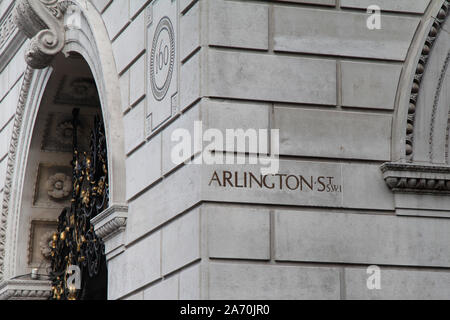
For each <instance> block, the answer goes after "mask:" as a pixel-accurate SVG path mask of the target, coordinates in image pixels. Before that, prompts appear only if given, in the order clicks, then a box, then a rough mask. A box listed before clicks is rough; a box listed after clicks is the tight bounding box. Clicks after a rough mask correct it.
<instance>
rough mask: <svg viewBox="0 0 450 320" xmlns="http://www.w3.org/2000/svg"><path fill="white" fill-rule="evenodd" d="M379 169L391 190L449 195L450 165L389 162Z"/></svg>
mask: <svg viewBox="0 0 450 320" xmlns="http://www.w3.org/2000/svg"><path fill="white" fill-rule="evenodd" d="M381 171H382V173H383V178H384V180H385V181H386V184H387V185H388V187H389V189H391V190H392V191H393V192H398V193H416V194H443V195H447V194H448V195H450V166H446V165H432V164H416V163H400V162H398V163H396V162H391V163H385V164H383V165H382V166H381Z"/></svg>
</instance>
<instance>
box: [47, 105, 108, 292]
mask: <svg viewBox="0 0 450 320" xmlns="http://www.w3.org/2000/svg"><path fill="white" fill-rule="evenodd" d="M79 124H80V123H79V109H74V110H73V120H72V125H73V160H72V168H73V177H72V182H73V191H72V200H71V207H70V208H65V209H64V210H63V212H62V213H61V215H60V216H59V219H58V231H57V233H55V234H54V235H53V241H52V253H51V255H52V257H51V258H52V261H51V272H50V278H51V280H52V292H53V295H52V297H51V299H53V300H95V299H106V292H107V288H106V286H107V269H106V259H105V254H104V252H105V246H104V243H103V241H102V240H101V239H100V238H98V237H97V236H96V235H95V232H94V228H93V226H92V225H91V223H90V221H91V219H92V218H94V217H95V216H97V215H98V214H99V213H101V212H102V211H103V210H105V209H106V208H107V207H108V198H109V195H108V165H107V163H108V162H107V149H106V137H105V130H104V126H103V121H102V119H101V118H100V117H99V116H96V117H95V120H94V128H93V130H92V132H91V136H90V152H89V153H87V152H81V151H80V150H79V147H78V128H79ZM74 269H75V270H76V271H77V272H75V274H73V276H71V275H72V271H73V270H74ZM72 279H74V280H79V281H74V282H72V281H71V280H72ZM77 282H79V284H78V285H76V284H77Z"/></svg>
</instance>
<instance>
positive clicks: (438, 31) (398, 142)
mask: <svg viewBox="0 0 450 320" xmlns="http://www.w3.org/2000/svg"><path fill="white" fill-rule="evenodd" d="M449 9H450V1H449V0H440V1H436V2H435V3H434V5H433V7H432V8H431V10H429V12H428V16H427V17H426V18H425V22H424V23H423V24H422V26H421V28H420V29H419V32H418V35H417V37H416V38H417V41H416V42H415V44H414V45H413V46H412V48H411V52H412V54H411V57H410V58H409V61H408V65H407V66H406V67H405V70H404V72H403V79H402V81H401V85H400V87H399V97H398V108H397V110H396V114H395V118H396V121H395V126H394V130H393V142H392V144H393V145H392V150H393V155H392V160H393V161H396V162H406V163H413V162H415V163H416V162H417V163H435V164H444V163H445V162H444V161H443V155H444V154H445V151H443V150H444V149H445V146H444V148H443V147H442V145H440V140H442V138H443V137H444V140H447V138H446V136H447V134H446V133H445V132H444V131H443V130H442V127H443V125H444V124H443V122H442V121H441V120H443V117H442V115H443V114H446V113H448V112H446V109H448V105H450V100H448V99H447V97H444V96H443V94H445V92H446V91H445V87H446V81H447V80H446V77H448V75H450V73H449V72H448V61H449V58H450V55H449V54H448V52H449V50H448V49H449V48H448V47H450V41H449V37H450V35H449V34H448V33H447V32H442V30H444V29H445V30H448V27H449V25H450V22H449V19H447V17H448V15H449ZM436 74H437V75H438V76H437V77H436ZM445 118H447V117H445ZM445 121H447V120H445ZM445 127H446V128H447V125H446V124H445ZM444 130H445V129H444ZM443 132H444V133H443Z"/></svg>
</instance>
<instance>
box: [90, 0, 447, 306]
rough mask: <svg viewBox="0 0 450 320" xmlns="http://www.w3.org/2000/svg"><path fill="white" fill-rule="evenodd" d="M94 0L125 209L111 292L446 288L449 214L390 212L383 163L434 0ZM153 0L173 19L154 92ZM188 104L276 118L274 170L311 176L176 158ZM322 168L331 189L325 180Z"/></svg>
mask: <svg viewBox="0 0 450 320" xmlns="http://www.w3.org/2000/svg"><path fill="white" fill-rule="evenodd" d="M93 2H94V3H95V4H96V6H97V8H98V10H99V11H100V12H102V15H103V17H104V21H105V24H106V26H107V28H108V31H109V33H110V38H111V41H112V42H113V48H114V50H115V56H116V63H117V68H118V71H119V73H120V79H121V82H122V88H121V89H122V98H123V102H122V105H123V113H124V122H125V128H126V136H127V137H126V153H127V156H128V160H127V181H126V182H124V183H126V184H127V199H128V200H129V205H130V212H129V220H128V225H127V230H126V239H127V240H126V250H124V252H122V253H121V254H119V255H117V256H116V257H113V258H112V259H111V260H110V264H109V265H110V269H109V271H110V277H111V279H110V285H111V287H110V298H114V299H115V298H124V299H127V298H129V299H154V298H170V299H186V298H194V299H196V298H201V299H217V298H220V299H245V298H260V299H280V298H281V299H283V298H288V299H302V298H305V299H309V298H326V299H354V298H448V297H449V296H450V291H449V288H450V286H448V283H449V282H450V273H449V268H450V261H449V258H448V256H449V255H448V253H449V252H450V250H449V245H448V243H449V241H448V240H449V236H448V229H449V227H450V222H449V221H448V220H447V219H434V218H417V217H400V216H396V214H395V207H394V197H393V194H392V193H391V191H390V190H389V189H388V188H387V186H386V184H385V182H384V181H383V178H382V174H381V172H380V169H379V168H380V166H381V164H383V163H384V162H387V161H391V160H392V147H391V143H392V130H393V129H392V127H393V123H394V121H395V114H396V108H397V102H398V101H397V99H398V94H399V90H401V79H402V77H404V76H405V75H404V72H405V69H406V66H407V65H408V63H409V59H410V56H412V55H414V53H412V52H411V48H414V46H415V45H416V42H417V41H419V39H418V38H417V34H418V33H419V30H421V28H422V27H423V25H424V22H425V19H426V17H427V12H428V11H429V10H430V8H431V7H432V6H436V5H441V3H440V2H442V1H433V0H414V1H411V0H402V1H390V0H377V1H369V0H368V1H361V0H358V1H356V0H280V1H240V0H237V1H234V0H233V1H232V0H198V1H191V0H184V1H176V2H175V4H173V3H174V2H171V4H169V1H166V2H165V0H159V1H137V0H130V1H125V0H114V1H106V0H103V1H102V0H98V1H93ZM164 2H165V4H164ZM162 3H163V4H162ZM371 4H378V5H380V6H381V8H382V9H383V10H384V11H383V14H382V20H381V21H382V29H381V30H375V31H373V30H369V29H368V28H367V27H366V21H367V18H368V15H367V13H366V9H367V7H368V6H369V5H371ZM171 5H174V6H176V11H174V10H175V9H173V8H172V7H171ZM161 8H166V9H161ZM164 10H167V12H168V13H167V14H168V15H170V17H171V19H172V20H173V21H172V22H173V25H174V28H175V30H176V31H175V33H177V36H176V43H177V50H176V62H175V64H174V70H175V71H174V73H176V77H175V78H174V79H175V80H174V81H176V84H175V87H174V88H172V87H171V89H170V90H169V91H170V93H171V94H172V95H171V97H170V99H169V100H170V101H169V102H166V104H165V105H164V104H159V103H154V101H153V100H152V99H153V98H152V97H151V93H150V92H149V91H148V86H149V74H148V70H149V69H148V67H149V66H148V63H149V61H150V58H151V46H152V44H151V41H152V38H151V37H149V36H148V34H149V33H148V32H147V31H146V30H148V28H149V26H150V28H152V27H151V25H152V24H153V23H154V24H156V23H157V22H158V18H159V15H160V13H159V12H160V11H164ZM150 30H151V29H150ZM150 34H151V32H150ZM419 46H420V45H419ZM196 120H202V121H203V125H204V126H206V127H211V128H219V129H226V128H255V129H280V154H281V162H280V173H281V174H285V175H286V176H287V175H289V174H297V175H299V174H301V175H305V176H307V177H313V179H316V180H315V186H314V187H313V188H312V189H313V190H311V191H310V192H299V191H298V190H296V191H293V190H290V189H289V188H286V187H284V189H283V188H280V187H278V186H277V188H274V189H271V188H260V189H258V188H256V189H255V188H237V185H234V186H232V185H231V184H229V185H228V186H225V187H224V186H222V185H217V184H214V183H213V184H211V177H212V176H213V174H214V173H215V172H218V173H219V174H220V173H221V172H223V171H225V170H226V171H230V172H233V173H241V174H243V173H244V172H255V170H258V168H257V167H255V166H251V165H246V166H229V167H226V166H225V167H224V166H218V165H217V166H207V165H203V166H199V165H197V166H192V165H190V166H186V165H180V166H177V165H175V164H173V163H172V162H171V160H170V152H171V149H172V147H173V142H172V141H171V134H172V132H173V131H174V130H176V129H177V128H185V129H188V130H190V131H191V132H193V130H194V129H193V123H194V121H196ZM229 151H230V150H229ZM231 151H232V150H231ZM192 155H193V156H195V155H194V154H192ZM241 177H242V176H241ZM320 177H326V178H329V177H331V178H332V181H333V183H332V185H334V186H335V187H336V188H338V189H339V190H340V191H339V192H338V191H336V190H335V191H334V192H320V191H319V190H320V185H318V183H319V180H317V178H320ZM322 181H323V180H322ZM369 265H378V266H380V267H381V270H382V274H381V283H382V289H381V290H368V288H367V286H366V282H367V277H368V275H367V273H366V269H367V267H368V266H369Z"/></svg>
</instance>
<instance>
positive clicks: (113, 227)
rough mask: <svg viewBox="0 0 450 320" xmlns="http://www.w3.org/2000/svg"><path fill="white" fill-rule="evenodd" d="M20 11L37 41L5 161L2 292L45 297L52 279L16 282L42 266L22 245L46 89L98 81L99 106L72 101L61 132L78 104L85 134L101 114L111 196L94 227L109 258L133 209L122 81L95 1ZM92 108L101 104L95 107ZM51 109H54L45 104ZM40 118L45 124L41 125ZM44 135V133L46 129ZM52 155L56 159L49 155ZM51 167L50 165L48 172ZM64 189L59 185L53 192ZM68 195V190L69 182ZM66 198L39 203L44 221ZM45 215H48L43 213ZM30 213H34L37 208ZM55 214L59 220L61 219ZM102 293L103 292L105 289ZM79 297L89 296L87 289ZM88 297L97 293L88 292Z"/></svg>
mask: <svg viewBox="0 0 450 320" xmlns="http://www.w3.org/2000/svg"><path fill="white" fill-rule="evenodd" d="M70 8H71V9H70ZM69 9H70V10H72V11H69ZM74 11H75V12H77V14H78V18H79V19H78V20H77V24H76V25H75V26H73V25H70V24H66V22H67V21H69V22H70V19H66V18H67V17H68V14H69V13H70V12H74ZM15 13H16V15H15V22H16V24H17V25H18V27H19V29H21V30H22V31H23V32H24V34H26V35H27V37H29V38H31V41H30V42H29V46H28V50H27V51H26V56H25V59H26V61H27V63H28V65H29V67H28V68H27V70H26V72H25V74H24V77H23V83H22V89H21V93H20V98H19V101H18V107H17V112H16V116H15V120H14V128H13V134H12V140H11V144H10V152H9V155H8V161H7V163H8V165H7V167H8V171H7V175H6V182H5V192H4V198H3V207H2V212H1V220H2V221H5V222H6V223H4V224H3V225H2V228H1V229H0V291H1V292H0V299H9V298H22V297H28V298H45V297H47V296H49V295H50V294H51V292H50V288H51V284H50V283H49V282H48V281H37V280H33V281H29V279H25V280H24V281H18V282H17V281H16V280H17V279H22V278H20V275H22V274H25V275H28V277H29V276H31V273H30V272H32V271H33V269H38V273H40V272H42V270H43V269H44V267H43V266H41V265H40V264H38V265H36V264H34V265H33V266H31V267H30V266H29V265H28V264H27V263H28V259H29V258H28V256H29V253H28V252H27V250H28V243H29V242H30V241H25V243H26V245H23V243H24V241H23V237H26V235H30V234H31V232H29V229H27V226H28V228H32V227H33V226H32V227H30V226H31V225H32V221H31V220H30V218H29V219H28V220H26V219H25V220H24V218H23V217H22V216H23V214H22V213H23V211H22V204H23V203H24V201H25V199H26V198H27V197H28V198H29V199H32V198H33V196H35V193H36V190H33V191H30V190H29V188H28V184H29V183H30V181H29V179H31V176H30V175H29V174H28V167H29V163H31V162H33V161H34V163H37V162H38V159H41V158H40V157H42V153H39V152H36V153H33V145H34V144H35V143H36V142H33V143H32V140H33V139H34V137H35V135H36V134H37V133H36V132H35V130H38V131H39V130H43V129H42V128H43V127H45V125H46V124H47V122H46V121H45V120H42V119H43V118H45V116H43V114H44V113H45V112H46V111H45V108H46V107H44V108H42V109H41V107H42V106H44V105H48V104H47V103H46V99H47V98H46V97H47V96H48V97H51V94H49V93H48V91H49V90H51V89H50V88H52V87H53V88H63V87H64V86H66V87H67V85H69V86H70V85H74V86H75V87H78V88H83V87H85V86H89V85H94V87H95V92H96V94H94V95H92V90H91V91H90V92H91V97H92V96H96V98H97V99H94V100H96V102H95V104H96V107H93V106H82V108H80V105H77V106H75V107H74V108H68V109H67V111H68V114H67V117H66V120H63V121H61V123H63V124H62V125H61V128H60V129H59V130H60V131H59V132H60V133H62V135H64V132H65V130H67V129H69V130H68V131H70V128H68V127H70V123H71V121H73V114H72V111H73V110H74V109H80V111H79V121H80V122H81V123H82V124H83V125H85V127H84V128H83V127H82V128H80V130H81V131H80V132H82V133H83V134H84V135H85V136H89V132H90V129H89V128H88V126H87V125H86V124H85V123H91V124H93V122H92V120H93V118H95V116H96V115H97V116H98V118H99V119H102V123H103V125H104V132H105V134H104V136H105V142H106V143H105V144H106V148H107V151H108V157H107V159H106V162H107V167H108V173H107V177H108V181H109V183H108V186H109V202H108V204H106V205H105V208H107V209H106V210H103V212H102V213H101V214H99V215H98V216H97V217H95V218H94V219H92V221H90V222H91V227H94V228H95V234H96V235H97V236H98V237H99V238H101V239H102V240H103V241H104V242H105V246H106V254H107V257H108V252H112V254H114V251H115V250H121V248H122V247H123V243H124V238H123V237H124V232H123V231H124V230H125V226H126V220H127V211H128V207H127V204H126V192H125V184H124V183H123V181H125V153H124V147H123V146H124V138H123V135H124V133H123V123H122V113H121V106H120V101H121V97H120V86H119V80H118V74H117V71H116V67H115V62H114V57H113V52H112V47H111V43H110V41H109V38H108V33H107V31H106V28H105V26H104V24H103V21H102V18H101V15H100V14H99V13H98V11H97V10H96V9H95V8H94V7H93V5H92V4H91V3H90V2H86V3H85V2H84V1H83V2H82V4H79V1H77V0H74V1H71V2H70V3H69V2H65V1H50V2H48V1H31V2H30V1H26V0H18V1H17V2H16V9H15ZM61 52H62V53H61ZM77 72H78V73H83V74H82V75H81V78H84V79H82V81H81V82H77V81H75V82H73V81H69V80H67V79H66V82H64V83H65V84H63V83H62V82H61V81H58V80H54V79H57V78H58V77H60V76H61V75H63V74H64V73H66V74H69V75H70V74H74V73H75V74H77ZM58 75H59V76H58ZM60 80H61V79H60ZM53 81H54V82H55V83H56V84H55V83H53ZM60 97H61V98H62V99H63V100H64V97H65V96H64V95H61V96H60ZM80 103H81V101H78V104H80ZM49 108H50V107H49ZM94 109H95V111H93V110H94ZM43 110H44V111H43ZM53 111H60V110H59V109H57V110H53ZM48 112H50V111H49V110H47V113H48ZM69 115H70V119H69ZM60 119H62V118H60ZM85 120H86V122H85ZM40 121H43V122H42V123H44V122H45V124H40V123H39V122H40ZM55 122H58V121H56V120H55V121H54V122H52V123H55ZM39 128H40V129H39ZM41 134H45V130H44V131H42V132H41ZM58 138H61V136H58ZM80 141H83V140H80V139H79V140H78V142H80ZM66 147H67V146H66ZM34 148H37V149H38V148H42V146H40V145H39V144H38V143H36V146H34ZM47 148H51V146H50V147H48V146H47ZM41 151H42V150H41ZM56 153H58V152H52V151H48V153H46V156H47V157H52V156H55V154H56ZM60 156H61V154H60ZM44 158H45V156H44ZM63 158H64V156H61V159H60V161H61V162H58V163H64V164H66V168H65V170H66V174H65V176H67V173H69V172H70V174H72V168H71V166H70V165H69V166H67V163H68V162H67V161H69V163H70V161H71V159H72V158H73V154H70V153H69V152H67V153H66V155H65V159H63ZM48 162H49V163H52V161H50V160H49V161H48ZM45 169H48V168H44V170H45ZM58 169H64V168H58ZM58 171H59V170H58ZM38 172H39V169H38ZM40 172H41V173H42V172H43V171H42V170H41V171H40ZM50 173H51V172H47V174H50ZM59 173H64V172H59ZM35 176H36V174H35ZM52 177H53V179H50V180H51V181H54V182H55V183H56V184H57V185H56V186H55V187H56V189H58V188H61V183H60V182H62V181H60V180H58V179H62V178H61V177H62V175H59V174H58V173H55V174H53V175H52ZM62 185H64V184H62ZM53 191H54V190H53ZM58 192H59V191H56V193H55V194H57V193H58ZM62 194H63V195H64V187H63V191H62ZM30 197H31V198H30ZM66 201H67V199H66ZM70 201H71V199H70V200H69V202H70ZM62 202H63V200H61V203H60V204H59V207H55V208H53V209H54V210H53V211H52V212H51V213H50V211H48V210H41V212H40V214H41V215H39V217H40V218H42V220H52V219H54V218H55V216H56V217H58V215H59V214H60V213H61V208H62V207H65V206H64V205H63V203H62ZM31 207H32V206H31ZM102 209H103V208H102ZM30 210H31V209H30ZM98 211H100V209H99V210H98ZM46 215H47V216H48V218H45V216H46ZM28 217H31V214H29V215H28ZM52 221H53V222H54V223H55V220H52ZM36 225H37V227H38V228H39V227H42V224H41V223H40V222H37V223H36ZM94 225H95V226H94ZM52 228H53V229H52ZM52 228H50V227H48V230H47V232H46V233H47V235H48V236H49V237H50V235H51V233H54V230H55V228H57V223H56V224H55V225H53V227H52ZM24 230H25V231H24ZM24 232H25V233H24ZM61 233H62V232H61ZM61 233H59V236H60V235H61ZM19 240H20V241H19ZM47 240H53V235H52V239H50V238H48V239H47ZM44 243H45V241H44ZM49 243H51V242H49ZM39 270H41V271H39ZM34 271H35V270H34ZM103 275H104V273H103ZM96 287H98V286H96ZM102 292H103V294H105V291H104V290H103V291H102ZM81 297H84V298H89V296H87V295H85V294H84V295H81ZM95 297H98V295H96V296H95ZM95 297H94V298H95ZM90 298H93V297H92V296H90Z"/></svg>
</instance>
